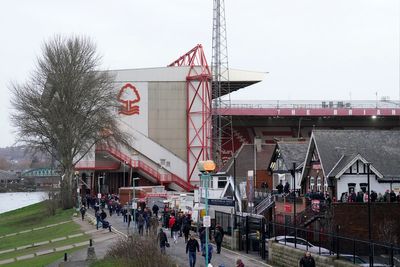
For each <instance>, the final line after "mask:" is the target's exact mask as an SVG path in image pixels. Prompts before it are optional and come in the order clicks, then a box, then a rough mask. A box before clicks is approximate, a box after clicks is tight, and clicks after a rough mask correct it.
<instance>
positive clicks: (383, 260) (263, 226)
mask: <svg viewBox="0 0 400 267" xmlns="http://www.w3.org/2000/svg"><path fill="white" fill-rule="evenodd" d="M215 219H216V223H218V224H220V225H221V226H222V227H223V228H224V231H225V233H226V234H227V235H231V232H232V229H231V227H232V226H234V222H232V221H231V220H234V219H235V218H234V215H231V214H229V213H224V212H219V211H216V212H215ZM285 222H286V221H285ZM235 229H237V230H238V231H239V250H242V251H246V253H255V252H258V254H259V255H260V257H261V258H262V259H266V255H267V254H268V239H270V238H275V240H276V241H277V242H279V243H281V244H284V245H287V246H292V247H296V248H299V249H302V250H307V251H311V252H312V253H315V254H319V255H326V256H329V255H330V256H334V257H337V258H338V259H342V260H346V261H349V262H353V263H354V264H367V265H368V263H369V262H371V263H372V262H373V263H374V264H380V265H379V266H396V267H399V266H400V246H395V245H394V244H385V243H380V242H375V241H371V242H369V241H367V240H360V239H355V238H349V237H345V236H341V235H340V228H337V229H335V231H334V232H331V233H326V232H322V231H315V230H310V229H307V228H301V227H294V226H293V225H292V224H289V223H276V222H266V221H265V218H258V217H252V216H246V217H242V216H240V215H237V216H236V226H235ZM363 266H366V265H363ZM370 266H372V265H370Z"/></svg>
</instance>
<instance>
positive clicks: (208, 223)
mask: <svg viewBox="0 0 400 267" xmlns="http://www.w3.org/2000/svg"><path fill="white" fill-rule="evenodd" d="M203 226H204V227H210V226H211V216H204V217H203Z"/></svg>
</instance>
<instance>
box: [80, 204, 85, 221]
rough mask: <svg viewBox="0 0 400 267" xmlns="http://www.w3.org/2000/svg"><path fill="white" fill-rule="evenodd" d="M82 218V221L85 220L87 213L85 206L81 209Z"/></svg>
mask: <svg viewBox="0 0 400 267" xmlns="http://www.w3.org/2000/svg"><path fill="white" fill-rule="evenodd" d="M80 212H81V216H82V221H83V220H84V219H85V213H86V208H85V205H83V206H82V207H81V209H80Z"/></svg>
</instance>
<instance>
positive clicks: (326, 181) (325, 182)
mask: <svg viewBox="0 0 400 267" xmlns="http://www.w3.org/2000/svg"><path fill="white" fill-rule="evenodd" d="M324 191H325V192H328V178H325V179H324Z"/></svg>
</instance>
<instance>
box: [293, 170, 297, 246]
mask: <svg viewBox="0 0 400 267" xmlns="http://www.w3.org/2000/svg"><path fill="white" fill-rule="evenodd" d="M292 171H293V227H294V247H295V248H297V229H296V162H293V170H292Z"/></svg>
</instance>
